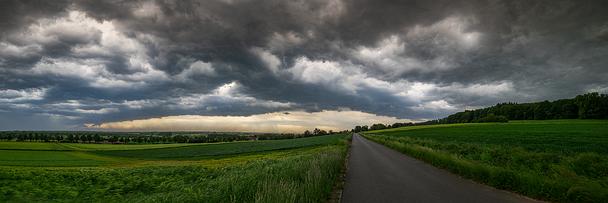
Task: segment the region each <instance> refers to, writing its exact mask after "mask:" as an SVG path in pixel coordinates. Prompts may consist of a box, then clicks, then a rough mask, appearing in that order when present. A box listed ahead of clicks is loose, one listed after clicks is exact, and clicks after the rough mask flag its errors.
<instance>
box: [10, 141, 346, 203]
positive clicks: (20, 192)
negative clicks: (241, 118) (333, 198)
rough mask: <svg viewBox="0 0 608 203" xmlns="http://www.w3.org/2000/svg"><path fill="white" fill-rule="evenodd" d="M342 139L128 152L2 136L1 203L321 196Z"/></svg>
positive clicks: (335, 172) (338, 166)
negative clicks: (24, 141) (34, 141)
mask: <svg viewBox="0 0 608 203" xmlns="http://www.w3.org/2000/svg"><path fill="white" fill-rule="evenodd" d="M347 139H348V136H345V135H328V136H317V137H309V138H299V139H289V140H270V141H244V142H234V143H214V144H197V145H192V144H171V145H167V146H162V145H164V144H158V145H160V146H151V145H150V146H146V145H133V146H138V147H133V148H131V149H130V150H125V147H124V146H128V145H123V146H116V145H106V146H103V147H101V146H99V147H97V146H94V145H102V144H76V145H77V146H83V147H74V146H71V145H66V144H54V143H19V142H13V144H15V145H14V146H11V145H10V142H6V143H1V144H0V146H2V147H3V148H6V149H0V180H1V181H0V182H2V184H0V201H1V202H48V201H50V200H52V201H88V202H90V201H93V202H96V201H110V202H113V201H121V202H319V201H325V200H327V198H328V197H329V195H330V193H331V191H332V187H333V186H334V183H335V182H336V180H337V178H338V176H339V174H340V171H341V170H342V167H343V163H344V161H345V160H344V159H345V156H346V150H347ZM87 145H91V147H89V146H87ZM93 146H94V147H93ZM109 146H116V148H112V147H109ZM161 146H162V147H161ZM127 148H128V147H127ZM167 150H168V151H167ZM165 153H166V154H168V155H167V156H163V154H165Z"/></svg>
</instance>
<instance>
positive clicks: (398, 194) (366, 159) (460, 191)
mask: <svg viewBox="0 0 608 203" xmlns="http://www.w3.org/2000/svg"><path fill="white" fill-rule="evenodd" d="M342 202H347V203H349V202H424V203H431V202H466V203H472V202H484V203H486V202H488V203H500V202H537V201H534V200H531V199H528V198H525V197H522V196H518V195H515V194H513V193H509V192H506V191H502V190H497V189H494V188H492V187H489V186H485V185H482V184H478V183H475V182H473V181H470V180H466V179H463V178H461V177H459V176H457V175H454V174H451V173H449V172H447V171H445V170H441V169H438V168H435V167H433V166H431V165H429V164H426V163H424V162H422V161H419V160H417V159H414V158H411V157H408V156H406V155H404V154H402V153H400V152H397V151H394V150H392V149H389V148H387V147H385V146H383V145H380V144H377V143H375V142H372V141H369V140H367V139H365V138H363V137H361V136H360V135H356V134H355V135H354V136H353V142H352V148H351V154H350V157H349V160H348V172H347V174H346V183H345V185H344V191H343V193H342Z"/></svg>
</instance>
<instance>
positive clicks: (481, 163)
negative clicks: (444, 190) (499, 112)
mask: <svg viewBox="0 0 608 203" xmlns="http://www.w3.org/2000/svg"><path fill="white" fill-rule="evenodd" d="M365 137H366V138H368V139H370V140H373V141H375V142H378V143H381V144H384V145H386V146H388V147H391V148H393V149H396V150H399V151H401V152H403V153H405V154H408V155H410V156H413V157H416V158H419V159H422V160H425V161H427V162H429V163H431V164H433V165H435V166H438V167H441V168H445V169H448V170H450V171H452V172H455V173H457V174H460V175H462V176H464V177H467V178H471V179H474V180H477V181H479V182H483V183H486V184H489V185H491V186H494V187H497V188H500V189H507V190H511V191H515V192H518V193H521V194H524V195H527V196H530V197H534V198H539V199H544V200H550V201H557V202H608V156H606V155H608V152H607V151H606V148H608V121H579V120H569V121H523V122H513V123H509V124H496V123H494V124H459V125H448V126H441V125H440V126H437V127H435V128H434V127H426V128H420V129H408V128H402V129H401V130H390V131H376V132H373V131H372V132H369V133H367V134H366V135H365Z"/></svg>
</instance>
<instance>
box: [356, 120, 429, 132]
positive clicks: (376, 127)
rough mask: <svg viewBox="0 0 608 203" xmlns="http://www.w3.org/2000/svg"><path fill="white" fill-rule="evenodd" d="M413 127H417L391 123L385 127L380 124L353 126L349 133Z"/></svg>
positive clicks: (411, 124) (408, 124)
mask: <svg viewBox="0 0 608 203" xmlns="http://www.w3.org/2000/svg"><path fill="white" fill-rule="evenodd" d="M415 125H419V124H416V123H412V122H409V123H393V124H392V125H385V124H382V123H376V124H373V125H372V126H367V125H364V126H355V128H353V129H352V130H351V132H356V133H357V132H363V131H369V130H382V129H387V128H399V127H406V126H415Z"/></svg>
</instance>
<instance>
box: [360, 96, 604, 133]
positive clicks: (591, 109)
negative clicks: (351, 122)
mask: <svg viewBox="0 0 608 203" xmlns="http://www.w3.org/2000/svg"><path fill="white" fill-rule="evenodd" d="M548 119H608V95H606V94H599V93H597V92H593V93H587V94H583V95H578V96H576V97H574V98H572V99H560V100H556V101H542V102H533V103H521V104H518V103H512V102H507V103H499V104H496V105H494V106H491V107H487V108H482V109H476V110H465V111H463V112H458V113H455V114H452V115H449V116H447V117H445V118H442V119H437V120H430V121H426V122H420V123H411V122H410V123H394V124H392V125H385V124H382V123H377V124H373V125H371V126H367V125H364V126H355V128H353V129H352V130H351V131H352V132H362V131H368V130H381V129H387V128H398V127H405V126H416V125H434V124H449V123H483V122H508V121H509V120H548Z"/></svg>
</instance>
